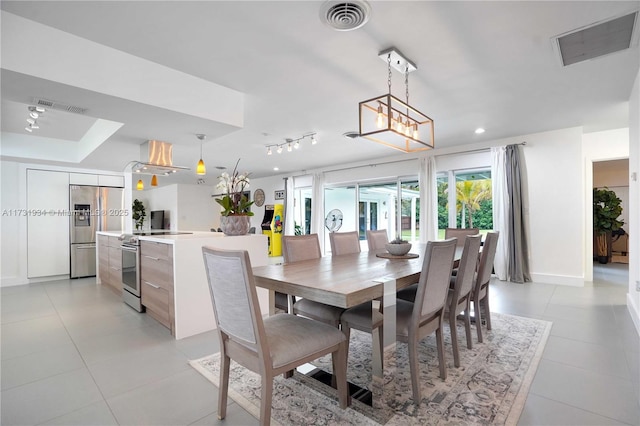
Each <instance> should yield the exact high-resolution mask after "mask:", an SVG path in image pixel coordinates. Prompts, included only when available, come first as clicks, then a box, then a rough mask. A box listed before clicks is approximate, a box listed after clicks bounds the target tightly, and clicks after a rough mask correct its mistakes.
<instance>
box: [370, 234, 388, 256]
mask: <svg viewBox="0 0 640 426" xmlns="http://www.w3.org/2000/svg"><path fill="white" fill-rule="evenodd" d="M388 242H389V236H388V235H387V230H386V229H378V230H375V231H372V230H367V245H368V246H369V251H374V250H381V249H384V248H385V245H386V244H387V243H388Z"/></svg>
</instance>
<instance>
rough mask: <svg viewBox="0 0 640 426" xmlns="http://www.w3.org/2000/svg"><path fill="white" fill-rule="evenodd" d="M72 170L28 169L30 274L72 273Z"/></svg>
mask: <svg viewBox="0 0 640 426" xmlns="http://www.w3.org/2000/svg"><path fill="white" fill-rule="evenodd" d="M68 212H69V173H67V172H54V171H48V170H32V169H30V170H27V208H26V210H25V211H24V212H23V211H19V212H18V213H19V214H20V215H24V216H26V217H27V277H28V278H37V277H47V276H52V275H68V274H69V272H70V264H69V215H68Z"/></svg>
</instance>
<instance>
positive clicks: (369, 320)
mask: <svg viewBox="0 0 640 426" xmlns="http://www.w3.org/2000/svg"><path fill="white" fill-rule="evenodd" d="M383 318H384V317H383V316H382V314H381V313H380V312H379V311H377V310H372V309H371V303H361V304H360V305H357V306H354V307H353V308H349V309H347V310H346V311H344V313H343V314H342V322H348V323H349V324H351V326H352V327H354V328H358V329H365V330H369V329H370V330H374V329H376V328H378V327H380V325H381V324H382V320H383Z"/></svg>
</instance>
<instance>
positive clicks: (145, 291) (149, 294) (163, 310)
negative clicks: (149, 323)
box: [142, 282, 172, 329]
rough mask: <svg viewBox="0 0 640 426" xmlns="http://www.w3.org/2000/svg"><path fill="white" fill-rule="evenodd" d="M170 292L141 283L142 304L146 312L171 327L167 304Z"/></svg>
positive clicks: (169, 301)
mask: <svg viewBox="0 0 640 426" xmlns="http://www.w3.org/2000/svg"><path fill="white" fill-rule="evenodd" d="M170 295H171V293H170V292H169V291H167V290H165V289H164V288H161V287H159V286H154V285H151V284H149V283H147V282H143V283H142V304H143V305H144V306H145V307H146V308H147V313H148V314H150V315H151V316H152V317H153V318H155V319H156V320H157V321H158V322H160V323H161V324H162V325H164V326H165V327H168V328H170V329H171V316H170V314H169V304H170V303H172V301H171V300H170Z"/></svg>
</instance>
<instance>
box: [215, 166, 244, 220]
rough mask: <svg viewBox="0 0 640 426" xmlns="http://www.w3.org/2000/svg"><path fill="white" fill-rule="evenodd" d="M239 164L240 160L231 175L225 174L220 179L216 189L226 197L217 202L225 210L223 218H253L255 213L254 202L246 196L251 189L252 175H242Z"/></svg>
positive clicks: (217, 199) (218, 199) (222, 213)
mask: <svg viewBox="0 0 640 426" xmlns="http://www.w3.org/2000/svg"><path fill="white" fill-rule="evenodd" d="M238 163H240V159H238V161H237V162H236V166H235V167H234V168H233V172H232V173H231V174H229V173H223V174H221V175H220V177H219V178H218V179H219V180H220V181H219V182H218V185H216V188H217V189H220V190H222V191H224V195H223V196H222V197H220V198H216V199H215V200H216V203H218V204H220V205H221V206H222V208H223V210H222V212H221V213H220V214H221V215H222V216H253V212H252V211H251V210H250V208H251V205H252V204H253V201H249V199H248V198H247V196H246V195H245V194H244V191H245V190H246V189H249V183H250V181H249V175H250V173H244V174H240V173H239V172H238Z"/></svg>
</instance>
